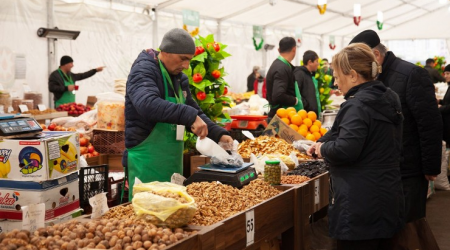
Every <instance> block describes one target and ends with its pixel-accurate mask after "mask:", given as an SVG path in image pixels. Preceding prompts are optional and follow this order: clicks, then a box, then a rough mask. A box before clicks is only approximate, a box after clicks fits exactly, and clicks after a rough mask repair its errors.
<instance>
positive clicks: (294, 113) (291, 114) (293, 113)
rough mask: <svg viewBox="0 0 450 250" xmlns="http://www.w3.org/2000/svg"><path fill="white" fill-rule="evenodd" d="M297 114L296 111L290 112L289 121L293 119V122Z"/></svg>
mask: <svg viewBox="0 0 450 250" xmlns="http://www.w3.org/2000/svg"><path fill="white" fill-rule="evenodd" d="M296 114H297V112H295V111H292V110H291V111H288V117H289V119H291V120H292V116H294V115H296Z"/></svg>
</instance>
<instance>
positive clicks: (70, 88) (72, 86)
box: [67, 85, 75, 91]
mask: <svg viewBox="0 0 450 250" xmlns="http://www.w3.org/2000/svg"><path fill="white" fill-rule="evenodd" d="M74 89H75V85H69V86H67V90H68V91H73V90H74Z"/></svg>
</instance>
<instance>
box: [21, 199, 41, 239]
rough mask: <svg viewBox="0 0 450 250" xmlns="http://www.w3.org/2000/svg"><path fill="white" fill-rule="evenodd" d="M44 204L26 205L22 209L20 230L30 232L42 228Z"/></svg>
mask: <svg viewBox="0 0 450 250" xmlns="http://www.w3.org/2000/svg"><path fill="white" fill-rule="evenodd" d="M44 221H45V203H39V204H36V205H33V204H32V205H28V206H23V207H22V229H23V230H28V231H30V232H34V231H36V229H38V228H41V227H44V226H45V225H44Z"/></svg>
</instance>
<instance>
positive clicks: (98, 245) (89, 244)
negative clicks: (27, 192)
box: [0, 218, 197, 250]
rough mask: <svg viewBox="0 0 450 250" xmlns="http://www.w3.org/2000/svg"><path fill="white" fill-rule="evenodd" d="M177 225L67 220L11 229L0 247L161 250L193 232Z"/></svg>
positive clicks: (0, 237)
mask: <svg viewBox="0 0 450 250" xmlns="http://www.w3.org/2000/svg"><path fill="white" fill-rule="evenodd" d="M196 233H197V231H192V232H188V231H185V230H183V229H181V228H177V229H174V230H171V229H168V228H162V227H156V226H155V225H152V224H147V223H145V222H142V221H139V220H134V219H131V218H127V219H123V220H119V219H115V218H110V219H98V220H92V221H88V222H81V221H77V220H71V221H69V222H66V223H62V224H56V225H53V226H47V227H45V228H39V229H38V230H36V231H35V232H34V233H30V232H29V231H27V230H20V231H19V230H18V229H15V230H13V231H11V232H9V233H1V234H0V241H1V243H0V249H8V250H19V249H20V250H22V249H29V250H38V249H47V250H57V249H58V250H60V249H61V250H62V249H64V250H76V249H111V250H119V249H120V250H122V249H124V250H133V249H138V250H141V249H144V250H145V249H147V250H162V249H166V248H167V247H168V246H170V245H173V244H175V243H177V242H178V241H180V240H182V239H184V238H187V237H189V236H191V235H194V234H196Z"/></svg>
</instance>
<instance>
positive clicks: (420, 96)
mask: <svg viewBox="0 0 450 250" xmlns="http://www.w3.org/2000/svg"><path fill="white" fill-rule="evenodd" d="M352 43H365V44H367V45H369V46H370V47H371V48H372V51H373V53H374V55H375V58H376V60H377V62H378V64H380V65H382V66H383V68H382V73H381V74H380V75H378V80H379V81H381V82H383V83H384V85H385V86H387V87H389V88H391V89H392V90H393V91H395V92H396V93H397V94H398V96H399V97H400V102H401V104H402V113H403V116H404V120H403V151H402V155H401V159H402V161H401V162H400V169H401V173H402V182H403V192H404V195H405V210H406V222H413V221H417V220H419V219H421V218H424V217H425V215H426V201H427V192H428V181H433V180H435V179H436V177H437V175H438V174H439V173H440V172H441V154H442V131H443V130H442V117H441V114H440V112H439V109H438V106H437V103H436V95H435V90H434V85H433V83H432V82H431V79H430V77H429V74H428V72H427V71H426V70H425V69H423V68H421V67H419V66H417V65H414V64H412V63H409V62H406V61H403V60H401V59H399V58H397V57H396V56H395V55H394V53H393V52H392V51H388V50H387V48H386V47H385V46H384V45H383V44H382V43H380V38H379V37H378V34H377V33H376V32H375V31H373V30H365V31H363V32H361V33H359V34H358V35H357V36H355V37H354V38H353V40H352V41H350V44H352ZM333 69H334V70H336V69H335V68H333ZM336 81H337V79H336Z"/></svg>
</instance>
